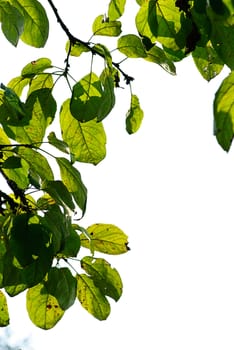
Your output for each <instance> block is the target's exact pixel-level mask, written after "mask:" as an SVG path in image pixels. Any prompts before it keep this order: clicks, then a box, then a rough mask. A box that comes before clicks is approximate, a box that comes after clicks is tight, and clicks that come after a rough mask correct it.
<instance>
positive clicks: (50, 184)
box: [43, 180, 75, 211]
mask: <svg viewBox="0 0 234 350" xmlns="http://www.w3.org/2000/svg"><path fill="white" fill-rule="evenodd" d="M43 190H44V191H46V192H47V193H49V195H50V196H51V197H52V198H54V200H55V202H56V203H57V204H58V205H61V206H62V207H63V208H64V209H65V210H66V211H67V208H69V209H70V210H74V209H75V205H74V203H73V200H72V196H71V194H70V192H69V191H68V189H67V187H66V186H65V185H64V183H63V182H62V181H59V180H56V181H46V182H45V183H44V186H43Z"/></svg>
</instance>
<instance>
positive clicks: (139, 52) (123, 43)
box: [118, 34, 147, 58]
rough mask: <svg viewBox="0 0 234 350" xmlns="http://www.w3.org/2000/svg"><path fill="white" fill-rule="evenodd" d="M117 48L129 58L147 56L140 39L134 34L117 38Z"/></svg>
mask: <svg viewBox="0 0 234 350" xmlns="http://www.w3.org/2000/svg"><path fill="white" fill-rule="evenodd" d="M118 50H119V51H120V52H121V53H123V54H124V55H126V56H127V57H130V58H138V57H143V58H144V57H147V53H146V51H145V48H144V46H143V44H142V41H141V39H140V38H139V37H138V36H137V35H135V34H127V35H123V36H121V37H120V38H119V39H118Z"/></svg>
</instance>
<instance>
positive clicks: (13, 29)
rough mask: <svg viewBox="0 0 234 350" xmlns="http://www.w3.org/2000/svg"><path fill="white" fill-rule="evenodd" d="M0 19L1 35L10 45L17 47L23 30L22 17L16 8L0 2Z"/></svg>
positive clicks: (5, 2)
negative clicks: (0, 25)
mask: <svg viewBox="0 0 234 350" xmlns="http://www.w3.org/2000/svg"><path fill="white" fill-rule="evenodd" d="M0 18H1V22H2V32H3V34H4V35H5V37H6V38H7V40H8V41H9V42H10V43H11V44H12V45H14V46H17V44H18V41H19V38H20V36H21V34H22V32H23V30H24V17H23V16H22V14H21V13H20V12H19V11H18V9H17V8H15V7H14V6H12V5H11V4H10V3H9V2H7V1H3V2H0Z"/></svg>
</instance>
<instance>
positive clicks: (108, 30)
mask: <svg viewBox="0 0 234 350" xmlns="http://www.w3.org/2000/svg"><path fill="white" fill-rule="evenodd" d="M93 34H94V35H104V36H119V35H120V34H121V22H119V21H109V20H108V18H105V17H104V16H103V15H100V16H98V17H97V18H96V19H95V20H94V22H93Z"/></svg>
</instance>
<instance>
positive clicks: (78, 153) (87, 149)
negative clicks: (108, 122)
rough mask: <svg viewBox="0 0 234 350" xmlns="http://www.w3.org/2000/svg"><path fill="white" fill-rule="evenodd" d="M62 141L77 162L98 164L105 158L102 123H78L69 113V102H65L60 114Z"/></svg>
mask: <svg viewBox="0 0 234 350" xmlns="http://www.w3.org/2000/svg"><path fill="white" fill-rule="evenodd" d="M60 125H61V130H62V135H63V140H64V142H65V143H66V144H68V146H69V149H70V152H71V153H72V154H73V155H74V158H75V159H76V160H78V161H79V162H85V163H92V164H95V165H96V164H98V163H99V162H100V161H102V160H103V159H104V158H105V156H106V134H105V131H104V128H103V125H102V123H97V122H96V121H95V120H90V121H89V122H87V123H80V122H79V121H78V120H77V119H75V118H74V117H73V116H72V114H71V112H70V102H69V100H67V101H65V102H64V103H63V105H62V108H61V112H60Z"/></svg>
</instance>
